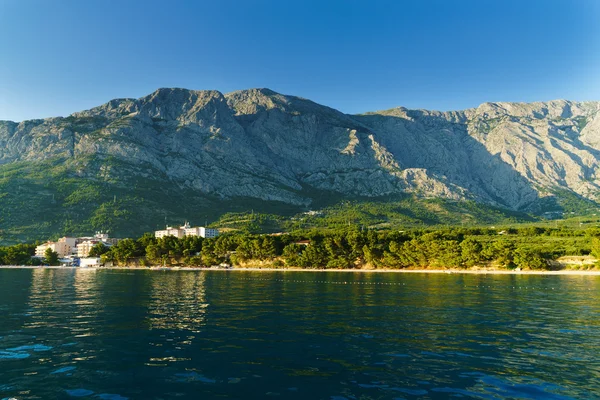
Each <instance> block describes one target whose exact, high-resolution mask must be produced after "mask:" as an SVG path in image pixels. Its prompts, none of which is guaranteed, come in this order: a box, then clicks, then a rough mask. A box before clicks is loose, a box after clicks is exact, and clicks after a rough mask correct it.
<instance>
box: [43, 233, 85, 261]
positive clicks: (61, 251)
mask: <svg viewBox="0 0 600 400" xmlns="http://www.w3.org/2000/svg"><path fill="white" fill-rule="evenodd" d="M76 243H77V238H73V237H66V236H65V237H62V238H60V239H58V241H57V242H46V243H44V244H41V245H39V246H37V247H36V248H35V256H36V257H45V256H46V250H48V249H52V251H54V252H56V253H57V254H58V256H59V257H67V256H69V255H71V252H72V251H73V248H74V246H75V245H76Z"/></svg>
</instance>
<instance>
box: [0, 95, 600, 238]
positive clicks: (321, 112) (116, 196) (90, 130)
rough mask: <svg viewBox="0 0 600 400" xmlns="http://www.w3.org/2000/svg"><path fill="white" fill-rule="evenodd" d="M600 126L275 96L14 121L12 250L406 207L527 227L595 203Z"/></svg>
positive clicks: (8, 211) (575, 116)
mask: <svg viewBox="0 0 600 400" xmlns="http://www.w3.org/2000/svg"><path fill="white" fill-rule="evenodd" d="M599 110H600V103H598V102H584V103H576V102H568V101H562V100H561V101H552V102H547V103H531V104H521V103H485V104H482V105H481V106H479V107H478V108H475V109H469V110H464V111H456V112H436V111H426V110H407V109H405V108H396V109H392V110H387V111H380V112H374V113H368V114H364V115H346V114H343V113H341V112H339V111H337V110H334V109H332V108H329V107H326V106H322V105H319V104H317V103H314V102H312V101H310V100H306V99H302V98H299V97H294V96H286V95H281V94H278V93H275V92H273V91H271V90H268V89H250V90H243V91H238V92H233V93H229V94H226V95H223V94H221V93H220V92H217V91H193V90H186V89H159V90H157V91H155V92H154V93H152V94H150V95H148V96H145V97H142V98H140V99H116V100H112V101H110V102H108V103H106V104H104V105H101V106H99V107H95V108H93V109H90V110H86V111H82V112H78V113H74V114H72V115H71V116H69V117H67V118H50V119H45V120H31V121H24V122H21V123H18V124H17V123H14V122H8V121H0V190H1V191H0V241H1V240H12V239H11V238H17V237H18V238H23V237H26V238H38V237H39V238H44V236H43V235H48V234H50V233H51V232H54V231H59V232H61V233H63V232H64V233H66V232H68V231H69V230H84V229H87V230H90V229H112V230H115V231H117V232H119V233H121V234H130V232H139V231H142V230H151V229H154V228H155V227H156V226H158V225H159V224H162V223H164V221H165V219H167V220H173V219H188V218H191V219H197V220H199V221H197V222H203V220H215V219H217V218H218V216H219V215H220V214H221V213H223V212H225V211H235V210H241V211H245V210H248V209H250V208H251V207H254V206H256V207H257V208H261V207H266V208H273V207H275V208H276V209H279V210H282V212H283V210H285V212H287V213H291V214H293V213H294V212H297V211H301V210H303V209H307V208H314V207H318V206H319V205H327V204H330V203H333V202H335V201H338V200H343V199H356V198H366V199H368V198H372V199H377V198H382V197H383V196H385V197H386V198H390V196H391V197H392V198H393V197H394V196H396V197H398V198H404V197H405V195H406V194H407V193H410V194H416V195H417V196H418V197H423V198H432V197H434V198H445V199H449V200H466V199H468V200H475V201H479V202H483V203H487V204H490V205H493V206H498V207H504V208H507V209H511V210H525V211H527V210H529V211H536V210H537V211H539V210H541V207H542V205H543V204H546V205H547V204H549V202H548V201H547V200H548V199H549V198H551V195H553V194H559V195H560V194H561V193H571V194H572V195H575V196H578V197H581V198H582V199H588V200H589V201H590V202H595V201H596V200H597V199H598V198H597V196H598V188H599V185H600V180H599V179H598V178H597V173H598V167H599V165H598V162H599V160H600V114H599V113H598V111H599ZM265 201H266V202H269V203H264V202H265ZM590 204H593V203H590ZM128 218H130V219H131V220H128ZM69 221H71V222H69ZM134 223H137V224H138V225H137V226H136V227H135V228H133V227H132V226H131V225H132V224H134ZM3 238H4V239H3Z"/></svg>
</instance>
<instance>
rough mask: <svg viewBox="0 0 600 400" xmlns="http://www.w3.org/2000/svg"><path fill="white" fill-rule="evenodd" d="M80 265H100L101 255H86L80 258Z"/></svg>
mask: <svg viewBox="0 0 600 400" xmlns="http://www.w3.org/2000/svg"><path fill="white" fill-rule="evenodd" d="M79 266H80V267H82V268H86V267H99V266H100V257H85V258H80V259H79Z"/></svg>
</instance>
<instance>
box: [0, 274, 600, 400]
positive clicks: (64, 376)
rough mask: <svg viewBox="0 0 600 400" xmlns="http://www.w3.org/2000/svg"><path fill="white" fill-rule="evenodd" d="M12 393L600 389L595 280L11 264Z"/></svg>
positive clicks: (2, 364) (0, 333)
mask: <svg viewBox="0 0 600 400" xmlns="http://www.w3.org/2000/svg"><path fill="white" fill-rule="evenodd" d="M10 398H15V399H63V398H64V399H73V398H84V399H108V400H122V399H223V398H225V399H227V398H228V399H268V398H280V399H328V400H344V399H447V398H477V399H505V398H511V399H569V398H577V399H593V398H600V278H598V277H592V276H510V275H461V274H392V273H390V274H381V273H379V274H376V273H372V274H368V273H356V274H353V273H335V272H330V273H325V272H323V273H321V272H319V273H310V272H260V273H256V272H237V271H235V272H233V271H231V272H227V271H210V272H199V271H118V270H100V271H97V270H72V269H65V270H58V269H46V270H44V269H29V270H27V269H16V270H8V269H2V270H0V399H10Z"/></svg>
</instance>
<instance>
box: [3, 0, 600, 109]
mask: <svg viewBox="0 0 600 400" xmlns="http://www.w3.org/2000/svg"><path fill="white" fill-rule="evenodd" d="M159 87H184V88H188V89H216V90H219V91H221V92H223V93H226V92H230V91H233V90H238V89H247V88H252V87H268V88H271V89H273V90H275V91H278V92H280V93H285V94H293V95H297V96H302V97H306V98H309V99H311V100H314V101H316V102H319V103H322V104H325V105H328V106H331V107H334V108H337V109H339V110H341V111H343V112H346V113H360V112H365V111H374V110H381V109H387V108H392V107H396V106H405V107H409V108H428V109H438V110H456V109H464V108H468V107H474V106H477V105H478V104H480V103H482V102H485V101H538V100H551V99H558V98H564V99H570V100H600V1H597V0H561V1H559V0H539V1H538V0H518V1H514V0H414V1H402V0H392V1H380V0H370V1H354V0H316V1H313V0H252V1H250V0H246V1H242V0H240V1H232V0H211V1H204V0H196V1H175V0H174V1H165V0H160V1H155V0H140V1H133V0H131V1H127V0H122V1H117V0H112V1H111V0H102V1H100V0H56V1H49V0H37V1H34V0H0V119H8V120H13V121H21V120H24V119H31V118H44V117H50V116H66V115H68V114H70V113H72V112H75V111H79V110H83V109H87V108H91V107H93V106H96V105H99V104H102V103H105V102H106V101H108V100H110V99H112V98H117V97H141V96H144V95H146V94H148V93H151V92H152V91H154V90H155V89H157V88H159Z"/></svg>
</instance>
